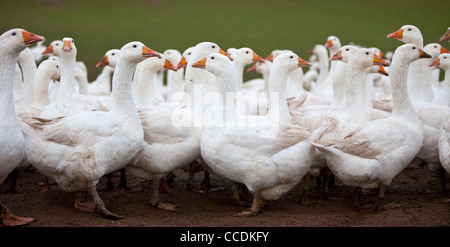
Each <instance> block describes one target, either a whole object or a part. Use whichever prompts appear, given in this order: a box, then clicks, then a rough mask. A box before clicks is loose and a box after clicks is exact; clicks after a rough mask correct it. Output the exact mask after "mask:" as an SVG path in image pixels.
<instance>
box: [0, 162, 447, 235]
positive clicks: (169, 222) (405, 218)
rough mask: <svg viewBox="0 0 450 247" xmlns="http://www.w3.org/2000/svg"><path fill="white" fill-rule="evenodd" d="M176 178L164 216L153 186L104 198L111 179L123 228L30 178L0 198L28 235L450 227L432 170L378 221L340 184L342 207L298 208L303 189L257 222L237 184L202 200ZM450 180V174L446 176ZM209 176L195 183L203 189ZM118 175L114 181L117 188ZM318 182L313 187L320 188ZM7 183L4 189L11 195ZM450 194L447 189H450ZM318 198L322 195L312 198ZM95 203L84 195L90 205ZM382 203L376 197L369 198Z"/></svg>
mask: <svg viewBox="0 0 450 247" xmlns="http://www.w3.org/2000/svg"><path fill="white" fill-rule="evenodd" d="M174 173H175V175H176V178H175V180H174V182H173V183H172V184H171V186H172V189H173V194H171V195H169V194H163V195H162V200H164V201H165V202H168V203H173V204H177V205H178V211H177V212H166V211H162V210H158V209H156V208H154V207H152V206H150V205H149V204H148V201H149V199H150V193H151V184H150V182H149V181H144V180H141V179H137V178H135V177H133V176H131V175H128V176H127V180H128V183H129V185H130V186H133V187H142V189H143V190H142V191H140V192H134V193H125V192H120V191H118V190H117V189H114V190H113V191H105V188H106V181H107V180H106V178H103V179H102V180H101V181H100V182H99V184H98V185H97V188H98V190H99V194H100V196H101V197H102V198H103V200H104V202H105V204H106V207H107V208H108V209H109V210H111V211H112V212H114V213H117V214H119V215H121V216H124V217H125V218H124V219H121V220H111V219H106V218H103V217H102V216H100V215H98V214H93V213H81V212H78V211H76V210H75V209H74V208H73V207H72V203H73V199H74V194H73V193H67V192H64V191H61V190H60V189H59V188H58V186H57V185H52V188H51V190H50V191H47V192H40V189H41V185H40V184H41V183H42V181H43V176H42V175H40V174H39V173H38V172H36V171H34V170H31V171H27V172H22V173H21V175H20V177H19V187H18V193H6V192H3V193H0V201H2V202H3V203H5V204H6V205H7V206H8V207H9V208H10V210H11V211H12V212H13V213H14V214H16V215H20V216H26V217H33V218H35V219H36V221H34V222H33V223H31V224H30V225H29V226H28V227H94V226H95V227H155V226H158V227H160V226H161V227H286V226H288V227H353V226H364V227H392V226H394V227H436V226H450V203H449V202H445V201H446V200H448V199H449V198H450V195H449V194H448V193H447V194H434V193H429V192H430V191H435V190H436V188H437V179H436V177H435V174H434V172H432V171H430V170H429V169H428V168H427V167H426V166H420V167H419V168H416V169H406V170H404V171H403V172H401V173H400V174H399V175H398V176H397V177H396V178H395V179H394V181H393V182H392V184H391V185H390V186H389V187H388V188H387V192H386V202H391V201H393V202H395V203H400V204H402V205H403V206H402V207H400V208H396V209H392V210H386V211H382V212H374V213H361V212H356V211H354V210H353V208H352V205H353V199H354V197H353V196H354V188H353V187H349V186H345V185H343V184H341V183H340V182H339V181H338V180H337V181H336V186H334V187H332V188H330V195H332V196H335V197H343V198H344V200H341V201H324V202H322V203H320V204H316V205H312V206H303V205H301V204H300V203H299V200H300V199H301V195H302V189H303V183H300V184H299V185H298V186H296V187H295V188H294V189H292V190H291V191H290V192H288V193H287V194H286V195H284V196H283V197H282V198H281V199H280V200H277V201H269V202H267V203H266V205H265V209H264V211H263V212H262V213H261V214H259V215H258V216H256V217H244V218H242V217H236V216H234V215H235V214H236V213H237V212H239V211H241V210H243V209H245V208H244V207H242V206H238V205H235V204H234V203H233V200H232V183H230V182H229V181H226V180H223V179H220V178H218V177H217V176H212V183H213V184H215V185H221V186H224V187H226V188H227V189H226V190H224V191H221V192H213V193H206V194H199V193H196V192H191V191H187V190H186V189H185V188H186V180H187V173H186V172H185V171H183V170H177V171H175V172H174ZM447 175H448V174H447ZM202 178H203V173H198V174H197V175H196V182H197V185H198V184H200V182H201V180H202ZM118 181H119V176H118V174H117V175H115V176H114V183H115V186H117V184H118ZM315 185H316V184H315V181H313V182H311V187H312V188H316V187H315ZM7 187H8V184H7V183H5V182H4V183H3V184H2V185H1V186H0V191H5V190H6V188H7ZM447 189H450V188H449V183H447ZM318 195H319V191H318V189H314V190H313V191H312V193H311V196H312V197H317V196H318ZM88 199H90V197H89V196H87V195H86V200H88ZM370 199H373V200H374V199H376V196H375V195H373V196H370Z"/></svg>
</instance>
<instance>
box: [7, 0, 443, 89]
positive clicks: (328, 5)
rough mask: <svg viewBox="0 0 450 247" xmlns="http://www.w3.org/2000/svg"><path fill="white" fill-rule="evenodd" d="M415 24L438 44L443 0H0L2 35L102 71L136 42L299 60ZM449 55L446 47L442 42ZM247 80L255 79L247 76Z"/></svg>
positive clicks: (387, 43)
mask: <svg viewBox="0 0 450 247" xmlns="http://www.w3.org/2000/svg"><path fill="white" fill-rule="evenodd" d="M405 24H413V25H416V26H417V27H419V28H420V29H421V31H422V34H423V35H424V43H425V44H427V43H431V42H439V38H440V37H441V36H442V34H443V33H444V32H445V30H446V29H447V28H448V27H449V26H450V2H449V1H448V0H446V1H442V0H427V1H423V0H395V1H393V0H390V1H388V0H377V1H362V0H341V1H325V0H315V1H294V0H277V1H273V0H245V1H243V0H227V1H212V0H195V1H194V0H127V1H119V0H78V1H75V0H73V1H69V0H20V1H19V0H14V1H13V0H1V1H0V31H1V32H2V33H3V32H4V31H6V30H8V29H11V28H14V27H21V28H24V29H27V30H29V31H31V32H34V33H36V34H39V35H43V36H44V37H45V38H46V42H45V45H47V44H49V43H50V42H51V41H53V40H55V39H62V38H63V37H72V38H73V39H74V40H75V43H76V46H77V49H78V54H77V59H78V60H81V61H84V62H85V63H86V65H87V66H88V69H89V80H90V81H92V80H94V79H95V77H96V76H97V75H98V74H99V73H100V69H96V68H95V64H96V63H97V62H98V61H99V60H100V58H101V57H102V56H103V55H104V53H105V52H106V51H107V50H109V49H112V48H120V47H122V46H123V45H124V44H125V43H127V42H129V41H133V40H138V41H141V42H143V43H144V44H146V45H147V46H148V47H150V48H152V49H154V50H156V51H159V52H163V51H164V50H166V49H169V48H172V49H178V50H179V51H180V52H183V51H184V50H185V49H186V48H188V47H191V46H194V45H195V44H197V43H198V42H201V41H212V42H215V43H217V44H218V45H219V46H220V47H221V48H222V49H224V50H226V49H227V48H229V47H236V48H240V47H250V48H252V49H253V50H254V51H255V52H257V53H258V54H259V55H261V56H262V57H266V56H267V55H268V54H269V53H270V52H271V51H272V50H274V49H290V50H293V51H294V52H296V53H297V54H298V55H299V56H301V57H303V58H308V55H307V52H308V51H309V50H310V49H311V48H312V47H313V46H314V45H315V44H324V43H325V41H326V39H327V37H328V36H329V35H336V36H338V37H339V38H340V39H341V42H342V44H348V43H349V42H354V43H356V44H359V45H363V46H368V47H372V46H376V47H378V48H380V49H381V50H382V51H384V52H386V51H389V50H395V48H396V47H397V46H398V45H400V44H401V42H399V41H397V40H390V39H387V38H386V35H387V34H388V33H390V32H393V31H396V30H397V29H398V28H400V27H401V26H402V25H405ZM441 44H443V45H444V46H445V47H446V48H447V49H449V48H450V45H449V44H448V43H441ZM245 76H246V79H248V78H252V77H256V76H258V75H256V74H255V75H252V74H248V73H246V75H245Z"/></svg>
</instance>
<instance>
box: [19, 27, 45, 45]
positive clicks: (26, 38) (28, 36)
mask: <svg viewBox="0 0 450 247" xmlns="http://www.w3.org/2000/svg"><path fill="white" fill-rule="evenodd" d="M22 37H23V43H25V45H31V44H34V43H36V42H39V41H42V40H44V37H41V36H39V35H37V34H34V33H30V32H28V31H25V30H23V31H22Z"/></svg>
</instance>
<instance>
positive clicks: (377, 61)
mask: <svg viewBox="0 0 450 247" xmlns="http://www.w3.org/2000/svg"><path fill="white" fill-rule="evenodd" d="M373 65H380V66H389V63H388V62H386V61H385V60H384V59H382V58H381V57H380V56H378V55H377V54H373Z"/></svg>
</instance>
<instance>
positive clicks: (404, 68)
mask: <svg viewBox="0 0 450 247" xmlns="http://www.w3.org/2000/svg"><path fill="white" fill-rule="evenodd" d="M409 67H410V66H409V64H406V63H404V62H403V61H401V60H400V59H396V57H395V56H394V57H393V58H392V63H391V67H390V69H389V74H390V76H389V77H390V81H391V91H392V103H393V109H392V116H399V117H404V118H409V119H415V120H417V119H418V117H417V114H416V111H415V110H414V107H413V105H412V103H411V100H410V98H409V95H408V84H407V83H408V82H407V76H408V70H409Z"/></svg>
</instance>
